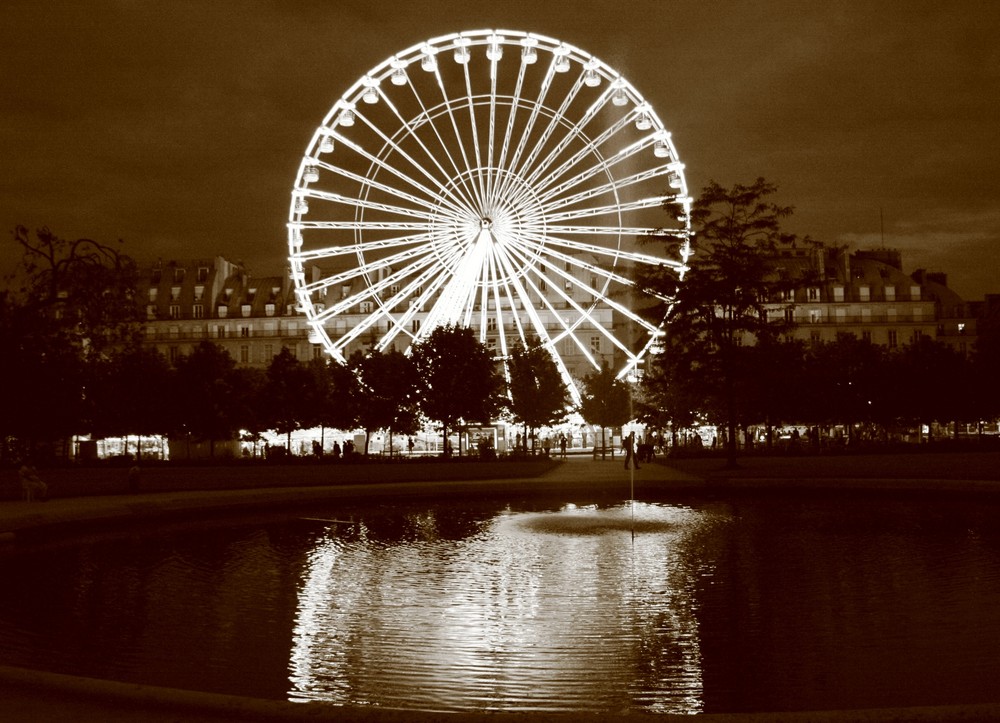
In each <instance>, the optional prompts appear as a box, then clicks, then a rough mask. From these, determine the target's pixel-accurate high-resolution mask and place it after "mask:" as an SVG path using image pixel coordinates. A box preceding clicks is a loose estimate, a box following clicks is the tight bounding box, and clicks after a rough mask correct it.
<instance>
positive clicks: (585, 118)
mask: <svg viewBox="0 0 1000 723" xmlns="http://www.w3.org/2000/svg"><path fill="white" fill-rule="evenodd" d="M583 78H584V73H581V74H580V77H578V78H577V80H576V84H577V85H578V86H582V85H583V84H584V82H583ZM608 98H610V88H609V89H607V90H605V91H604V92H603V93H601V95H600V97H599V98H598V99H597V101H596V102H594V103H593V104H592V105H591V106H590V108H588V109H587V111H586V112H584V114H583V115H582V116H581V118H580V119H579V120H578V121H577V122H575V123H570V124H569V125H568V126H562V128H563V130H564V131H565V134H564V135H563V137H562V139H561V140H560V141H559V142H558V143H556V144H555V146H554V147H553V148H552V150H550V151H549V153H548V154H547V155H546V156H545V158H544V159H543V160H542V161H541V162H540V163H539V164H538V165H537V166H535V167H534V169H533V170H530V171H529V169H528V168H527V167H525V168H522V169H521V170H520V175H523V176H524V177H525V178H527V180H528V182H529V183H535V182H537V180H538V177H539V176H540V175H541V174H543V173H546V171H547V169H548V167H549V166H550V165H551V164H552V163H554V162H555V160H556V159H557V158H559V156H561V155H562V153H563V152H564V151H565V150H566V149H567V148H568V147H569V146H570V145H572V144H574V143H577V144H578V143H580V142H581V140H584V139H588V135H587V134H586V133H585V132H584V130H583V129H584V128H585V127H586V126H587V125H588V124H589V123H590V121H592V120H593V119H594V116H596V115H597V113H598V111H599V110H600V109H601V108H603V107H604V105H605V104H606V103H607V100H608ZM623 121H624V119H621V118H620V119H619V120H618V121H617V122H616V123H614V124H612V126H611V127H609V128H608V129H607V130H606V131H605V132H604V133H603V134H602V136H604V137H610V136H611V135H613V133H612V132H610V131H611V129H612V128H616V129H620V128H624V127H625V125H626V123H627V121H625V122H623ZM586 145H587V146H589V147H590V148H596V147H597V145H599V144H596V143H595V142H594V141H590V140H587V141H586Z"/></svg>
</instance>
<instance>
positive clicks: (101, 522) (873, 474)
mask: <svg viewBox="0 0 1000 723" xmlns="http://www.w3.org/2000/svg"><path fill="white" fill-rule="evenodd" d="M264 469H266V470H267V473H266V474H263V473H261V476H260V477H259V478H255V479H254V480H252V481H248V480H246V479H245V478H243V479H242V482H241V478H239V477H233V476H232V474H231V473H230V472H228V471H227V472H225V473H220V470H219V469H212V468H177V469H175V470H174V471H173V472H172V473H171V472H170V471H169V470H168V471H165V472H162V473H158V474H162V475H164V476H163V477H162V479H161V480H160V483H157V486H156V489H161V490H162V491H157V492H143V493H140V494H133V495H129V494H102V495H90V496H78V497H63V498H55V499H52V500H51V501H49V502H44V503H31V504H29V503H27V502H23V501H13V500H0V544H8V545H15V546H16V545H17V544H18V542H19V541H21V540H22V539H29V538H31V537H32V536H37V535H47V534H50V533H53V532H56V531H59V530H60V529H62V530H64V531H65V530H70V531H71V530H74V529H80V530H86V529H93V527H94V526H98V527H103V526H106V525H107V523H108V522H109V521H113V520H142V521H145V522H149V523H152V524H155V522H156V521H157V520H164V519H175V518H183V517H184V516H189V515H196V514H205V513H206V511H208V512H211V511H217V512H231V511H238V512H242V511H248V510H252V509H255V508H260V507H261V506H264V507H271V506H276V505H287V504H297V503H305V502H309V501H311V500H314V499H316V500H318V499H331V498H336V497H359V496H364V497H371V496H376V495H377V496H396V495H401V494H407V495H438V494H442V493H444V492H448V493H449V494H454V493H455V492H456V490H463V491H467V492H469V493H472V494H474V493H476V492H482V491H493V490H509V491H518V490H525V491H527V490H546V491H549V490H551V491H557V490H567V491H570V490H581V489H587V490H615V489H620V490H621V491H622V492H621V494H622V496H623V497H624V496H627V495H628V494H629V492H630V491H631V490H633V489H634V490H636V496H637V497H639V498H641V497H642V496H643V494H644V492H650V491H654V490H655V491H657V492H664V491H671V490H673V491H678V492H682V491H683V492H691V491H698V490H703V489H710V490H716V491H717V490H719V489H730V490H733V489H741V490H744V491H746V490H752V489H755V488H767V489H773V488H774V487H780V488H783V489H787V490H789V491H790V492H794V491H797V490H803V489H805V490H810V489H815V488H835V489H842V490H859V491H861V490H872V489H883V488H890V489H898V490H903V489H906V490H922V491H937V492H942V491H955V492H962V493H976V494H982V493H986V494H992V493H994V492H996V491H1000V453H987V454H978V455H977V454H958V455H952V454H948V455H938V454H928V455H914V456H904V457H894V456H869V457H858V458H847V457H844V458H787V459H785V458H778V459H776V458H770V459H769V460H768V459H747V460H741V468H740V469H738V470H726V469H724V468H723V463H722V461H721V460H680V461H677V462H676V463H675V464H672V465H670V466H667V465H662V464H658V463H654V464H644V465H642V467H641V469H639V470H637V471H629V472H627V471H625V470H624V469H623V467H622V460H621V457H620V456H618V457H616V458H615V460H614V461H612V460H610V459H608V460H607V461H596V462H595V461H593V460H591V458H590V457H589V456H585V457H575V458H574V457H571V458H570V459H569V460H567V461H566V463H564V464H558V465H556V466H554V467H553V468H549V469H548V471H545V468H539V467H534V468H531V469H530V470H527V471H528V472H530V473H531V474H534V475H537V476H516V473H515V476H513V477H509V478H506V479H496V478H490V479H477V480H472V481H463V480H457V479H453V480H452V481H403V477H405V475H400V474H398V473H395V472H394V473H392V474H388V473H384V474H380V473H378V471H377V466H375V465H371V466H367V468H366V469H364V470H363V471H357V472H356V475H357V477H355V478H352V476H351V474H349V473H348V468H347V466H345V467H344V468H343V469H340V470H339V471H338V472H339V474H338V475H337V477H336V478H330V479H329V480H328V482H327V484H325V485H323V484H319V483H318V481H317V480H316V479H314V478H313V477H311V476H310V475H315V474H318V473H315V472H312V473H306V472H303V471H302V470H304V469H307V468H304V467H302V468H300V467H295V466H290V467H276V468H264ZM468 469H469V470H470V471H471V470H472V469H473V468H472V467H469V468H468ZM482 471H483V470H482V468H480V469H478V470H477V474H481V473H482ZM505 471H506V472H507V473H508V474H510V473H512V468H507V469H506V470H505ZM522 471H523V470H522ZM113 473H115V471H114V470H112V471H110V472H108V474H113ZM117 474H119V475H121V474H123V472H122V471H120V470H119V471H117ZM170 474H174V475H177V477H176V483H175V484H171V483H170V482H169V476H170ZM255 474H256V473H255ZM469 476H474V475H472V474H470V475H469ZM220 478H224V479H228V480H231V481H230V482H229V485H228V486H229V487H230V488H229V489H198V487H201V486H207V487H218V486H219V484H218V481H219V479H220ZM380 478H385V479H389V478H392V479H393V481H387V482H385V483H382V484H373V483H375V482H378V481H379V479H380ZM268 479H270V480H272V482H273V483H274V485H275V486H265V484H264V483H266V482H267V480H268ZM303 479H308V480H309V482H308V484H307V485H305V486H300V485H299V484H298V482H299V481H301V480H303ZM105 483H106V484H108V485H111V486H112V487H114V486H116V485H118V484H119V481H116V480H111V481H106V482H105ZM241 485H244V486H241ZM150 486H152V485H150ZM171 487H172V489H171ZM81 491H82V490H81ZM640 717H642V718H643V719H646V718H647V716H639V715H634V716H633V715H629V716H623V715H614V716H588V718H587V719H588V720H592V721H595V723H596V722H598V721H601V720H603V719H606V720H612V719H613V720H615V721H618V720H629V719H633V718H640ZM578 718H579V716H543V717H540V718H537V717H532V719H533V720H544V721H569V720H575V719H578ZM657 718H658V720H662V721H670V722H672V721H674V720H681V719H682V718H681V717H680V716H658V717H657ZM689 719H690V718H689V717H688V716H684V717H683V720H689ZM699 719H700V720H703V721H706V723H709V722H711V721H731V722H735V721H748V722H760V721H772V720H773V721H786V722H789V723H790V722H793V721H795V722H798V721H848V720H850V721H878V722H880V723H887V722H888V721H958V720H963V721H986V720H992V721H1000V706H957V707H948V708H933V709H931V708H923V709H902V710H871V711H839V712H825V713H801V714H780V715H770V714H766V715H763V714H762V715H741V716H700V717H699ZM137 720H141V721H150V722H151V723H165V722H166V721H191V722H194V723H218V722H220V721H234V720H235V721H271V720H273V721H283V720H284V721H306V720H309V721H338V722H339V721H360V722H361V723H383V722H384V723H397V722H400V723H401V722H402V721H417V722H420V721H435V720H442V721H476V722H479V721H483V722H484V723H485V722H487V721H488V722H489V723H505V722H506V721H507V720H516V721H522V720H524V716H523V715H510V716H507V715H496V714H488V715H476V714H469V715H435V714H419V713H414V712H400V711H389V710H368V709H366V710H355V709H343V708H333V707H328V706H322V705H299V704H291V703H284V702H280V701H258V700H250V699H244V698H234V697H229V696H217V695H209V694H203V693H193V692H189V691H176V690H168V689H160V688H155V687H151V686H136V685H126V684H120V683H114V682H110V681H94V680H88V679H82V678H75V677H70V676H60V675H54V674H50V673H43V672H38V671H26V670H20V669H14V668H2V667H0V721H52V722H54V723H59V722H61V721H67V722H69V721H85V722H89V721H107V722H109V723H116V722H118V721H137Z"/></svg>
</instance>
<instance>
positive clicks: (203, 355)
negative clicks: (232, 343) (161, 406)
mask: <svg viewBox="0 0 1000 723" xmlns="http://www.w3.org/2000/svg"><path fill="white" fill-rule="evenodd" d="M175 366H176V373H175V374H174V381H175V385H176V388H175V389H174V390H173V394H172V399H173V400H174V401H175V403H176V413H175V414H176V416H175V417H174V419H175V420H176V429H177V431H178V432H180V433H182V434H184V435H185V436H188V437H193V438H195V439H199V440H207V441H208V442H209V450H210V451H209V454H210V455H211V456H213V457H214V456H215V442H216V441H217V440H228V439H232V438H233V434H234V433H235V432H236V431H237V429H238V428H239V427H238V424H237V414H236V410H237V401H238V399H239V396H238V394H239V388H238V378H237V375H236V373H235V370H236V362H235V361H233V358H232V357H231V356H229V354H228V353H227V352H226V350H225V349H223V348H222V347H220V346H218V345H217V344H213V343H211V342H208V341H203V342H201V343H200V344H198V346H196V347H195V348H194V350H193V351H192V352H191V353H190V354H188V355H182V356H180V357H178V359H177V362H176V365H175Z"/></svg>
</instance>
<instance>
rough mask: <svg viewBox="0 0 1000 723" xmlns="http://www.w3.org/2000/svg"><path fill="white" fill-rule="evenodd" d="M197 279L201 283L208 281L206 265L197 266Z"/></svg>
mask: <svg viewBox="0 0 1000 723" xmlns="http://www.w3.org/2000/svg"><path fill="white" fill-rule="evenodd" d="M198 281H200V282H201V283H204V282H206V281H208V267H207V266H199V267H198Z"/></svg>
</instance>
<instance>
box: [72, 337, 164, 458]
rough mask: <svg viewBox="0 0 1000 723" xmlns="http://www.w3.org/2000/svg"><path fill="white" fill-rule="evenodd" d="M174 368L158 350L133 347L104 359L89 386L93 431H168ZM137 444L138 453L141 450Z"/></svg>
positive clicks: (100, 434) (106, 433)
mask: <svg viewBox="0 0 1000 723" xmlns="http://www.w3.org/2000/svg"><path fill="white" fill-rule="evenodd" d="M172 374H173V370H172V369H171V368H170V364H169V363H168V362H167V360H166V359H165V358H164V357H163V355H162V354H160V353H159V352H157V351H156V350H155V349H144V348H142V347H138V346H136V347H130V348H127V349H121V350H117V351H115V352H113V353H111V354H110V355H108V356H107V357H106V358H105V359H103V360H102V361H101V362H100V363H99V364H98V365H97V368H96V373H95V374H94V376H93V377H92V380H91V383H90V384H89V385H88V387H87V397H88V401H89V402H90V407H91V412H90V415H91V428H90V431H91V433H92V434H94V435H95V436H97V437H107V436H122V437H125V438H126V449H125V451H126V453H127V452H128V436H129V435H131V434H135V435H153V434H166V433H167V432H169V431H170V413H171V405H170V401H169V398H168V395H167V394H164V393H163V390H165V389H168V388H169V387H170V385H171V376H172ZM140 451H141V450H140V449H139V445H138V443H137V444H136V455H137V456H138V455H139V453H140Z"/></svg>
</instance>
